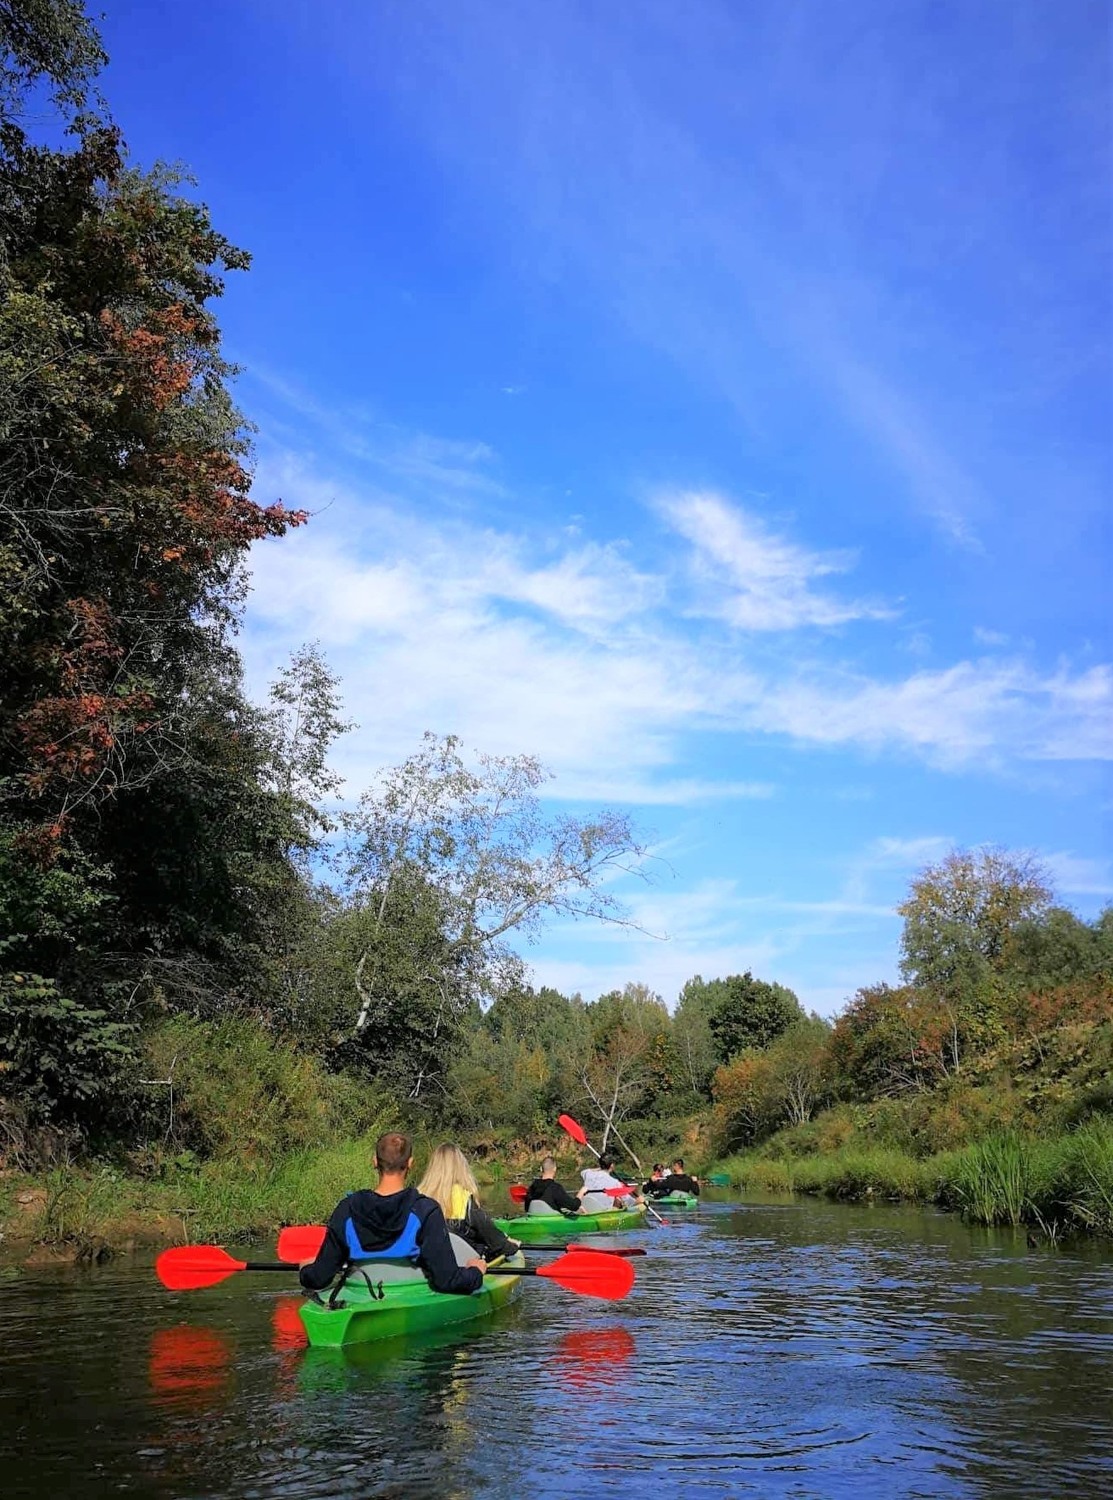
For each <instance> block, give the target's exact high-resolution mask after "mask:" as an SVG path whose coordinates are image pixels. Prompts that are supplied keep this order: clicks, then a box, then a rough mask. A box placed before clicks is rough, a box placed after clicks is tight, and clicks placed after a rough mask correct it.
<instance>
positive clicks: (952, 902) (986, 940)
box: [897, 848, 1051, 999]
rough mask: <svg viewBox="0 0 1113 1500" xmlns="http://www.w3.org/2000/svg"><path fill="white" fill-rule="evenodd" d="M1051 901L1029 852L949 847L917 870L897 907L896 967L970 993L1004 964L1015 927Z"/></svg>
mask: <svg viewBox="0 0 1113 1500" xmlns="http://www.w3.org/2000/svg"><path fill="white" fill-rule="evenodd" d="M1050 904H1051V888H1050V882H1049V880H1048V877H1047V873H1046V871H1045V870H1044V869H1043V868H1042V867H1041V866H1040V865H1039V864H1038V862H1037V861H1036V860H1034V859H1033V858H1031V857H1030V856H1028V855H1017V854H1009V853H1007V852H1006V851H1005V850H1002V849H993V848H984V849H974V850H965V849H955V850H953V851H952V852H951V853H950V854H948V855H947V857H946V859H944V860H941V861H940V863H939V864H936V865H928V866H927V868H926V869H924V870H922V871H921V872H920V874H919V875H917V876H916V878H915V879H914V880H913V882H912V885H911V888H910V890H909V893H908V896H907V897H906V899H905V900H904V901H902V902H901V904H900V905H899V906H898V907H897V912H898V914H899V915H900V916H902V917H903V918H904V930H903V932H902V934H901V970H902V972H903V974H904V976H905V978H906V979H908V980H909V981H910V982H911V983H912V984H914V985H917V986H919V987H920V988H921V989H925V990H929V991H931V992H932V993H934V994H936V995H939V996H941V997H945V998H949V999H957V998H960V997H962V996H964V995H971V994H973V993H975V992H977V991H978V990H979V989H981V988H984V986H985V985H986V983H987V981H988V980H990V979H991V977H992V976H993V975H995V974H999V973H1001V971H1002V970H1003V968H1004V965H1005V962H1006V960H1007V955H1008V949H1009V941H1010V937H1011V935H1012V933H1013V932H1014V930H1015V929H1016V928H1017V927H1019V926H1020V925H1021V924H1022V923H1026V922H1030V921H1032V920H1034V919H1037V918H1040V917H1042V916H1043V915H1044V914H1045V913H1046V911H1047V909H1048V907H1049V906H1050Z"/></svg>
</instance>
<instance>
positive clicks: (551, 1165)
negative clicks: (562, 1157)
mask: <svg viewBox="0 0 1113 1500" xmlns="http://www.w3.org/2000/svg"><path fill="white" fill-rule="evenodd" d="M556 1172H557V1164H556V1158H555V1157H552V1156H546V1158H545V1160H544V1161H543V1162H542V1163H541V1176H540V1177H535V1178H534V1179H533V1181H532V1182H531V1183H530V1185H529V1187H528V1188H527V1189H526V1202H525V1208H526V1213H527V1214H546V1213H547V1214H578V1213H579V1211H580V1200H579V1199H578V1198H577V1197H576V1196H575V1195H574V1194H572V1193H570V1192H569V1191H568V1189H567V1188H566V1187H562V1185H561V1184H560V1183H559V1182H558V1181H557V1180H556Z"/></svg>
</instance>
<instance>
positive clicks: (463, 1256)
mask: <svg viewBox="0 0 1113 1500" xmlns="http://www.w3.org/2000/svg"><path fill="white" fill-rule="evenodd" d="M448 1239H449V1243H450V1244H451V1246H452V1253H453V1255H455V1257H456V1264H457V1265H458V1266H466V1265H467V1263H468V1261H469V1260H474V1259H475V1258H476V1256H477V1255H478V1254H479V1251H478V1250H476V1249H475V1248H474V1247H473V1246H471V1245H469V1244H468V1242H467V1240H466V1239H464V1238H463V1236H462V1235H459V1234H453V1233H452V1232H451V1230H450V1231H449V1235H448Z"/></svg>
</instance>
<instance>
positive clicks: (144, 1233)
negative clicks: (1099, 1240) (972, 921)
mask: <svg viewBox="0 0 1113 1500" xmlns="http://www.w3.org/2000/svg"><path fill="white" fill-rule="evenodd" d="M799 1146H800V1142H799V1140H798V1139H797V1138H795V1137H794V1136H793V1134H792V1132H786V1133H785V1134H784V1136H783V1137H780V1138H778V1137H774V1138H773V1139H772V1140H770V1141H769V1142H767V1143H766V1144H765V1145H764V1146H763V1147H762V1148H760V1149H759V1150H756V1151H752V1152H747V1153H743V1154H740V1155H735V1156H731V1157H728V1158H726V1159H724V1160H721V1161H718V1162H715V1163H712V1164H711V1165H710V1166H709V1167H708V1168H707V1169H706V1172H705V1175H707V1174H709V1173H710V1172H715V1173H716V1174H718V1173H725V1174H726V1176H727V1177H728V1178H729V1181H730V1185H731V1186H732V1187H734V1188H736V1189H737V1190H739V1191H740V1192H743V1193H745V1192H747V1191H758V1192H782V1193H808V1194H814V1195H818V1196H823V1197H827V1198H832V1199H844V1200H848V1201H862V1200H869V1199H881V1198H884V1199H890V1200H893V1201H901V1202H909V1203H933V1204H937V1205H939V1206H940V1207H942V1208H945V1209H949V1210H951V1211H954V1212H957V1213H960V1214H962V1215H963V1216H964V1217H965V1218H966V1219H968V1220H969V1221H970V1222H972V1223H977V1224H990V1225H992V1224H1012V1225H1023V1224H1026V1225H1030V1226H1032V1227H1033V1228H1034V1229H1035V1230H1036V1231H1037V1232H1038V1233H1039V1234H1040V1235H1042V1236H1046V1237H1048V1238H1051V1239H1058V1238H1060V1237H1062V1236H1065V1235H1070V1234H1079V1233H1084V1234H1091V1235H1099V1236H1103V1237H1108V1238H1113V1126H1111V1125H1109V1124H1106V1123H1094V1124H1090V1125H1087V1126H1085V1127H1083V1128H1082V1129H1079V1130H1077V1131H1072V1132H1069V1133H1066V1134H1063V1135H1060V1136H1055V1137H1051V1138H1036V1137H1027V1136H1023V1135H1019V1134H1016V1133H1001V1134H996V1135H992V1136H989V1137H987V1138H986V1139H984V1140H982V1141H980V1142H978V1143H976V1144H973V1145H970V1146H966V1147H964V1148H963V1149H961V1150H954V1151H941V1152H936V1153H934V1154H930V1155H925V1156H913V1155H911V1154H909V1153H906V1152H902V1151H899V1150H894V1149H890V1148H884V1147H880V1146H875V1145H870V1144H862V1143H856V1142H853V1141H852V1142H849V1143H847V1144H845V1145H842V1146H840V1147H838V1148H836V1149H833V1150H828V1151H818V1152H817V1151H812V1152H801V1151H800V1149H799ZM373 1157H374V1137H373V1136H372V1135H370V1134H369V1135H365V1136H360V1137H357V1138H356V1139H353V1140H348V1141H341V1142H339V1143H337V1144H335V1145H333V1146H329V1147H320V1148H313V1149H305V1150H301V1151H294V1152H291V1153H289V1154H287V1155H285V1156H283V1157H281V1158H279V1159H278V1160H276V1161H274V1162H271V1163H265V1164H264V1163H258V1162H256V1163H250V1162H243V1161H239V1160H236V1159H235V1158H232V1157H221V1158H219V1159H215V1160H210V1161H207V1162H198V1161H194V1160H190V1159H188V1158H185V1159H183V1160H181V1161H179V1162H176V1163H174V1164H172V1165H170V1166H168V1167H165V1168H164V1169H163V1170H162V1171H161V1172H160V1173H158V1174H157V1175H152V1176H139V1175H130V1174H128V1173H127V1172H125V1171H123V1170H122V1169H121V1168H119V1167H117V1166H114V1165H112V1164H110V1163H96V1162H93V1163H88V1164H85V1165H82V1166H69V1167H59V1168H55V1169H54V1170H52V1171H49V1172H44V1173H38V1174H25V1173H20V1172H7V1173H3V1174H0V1264H6V1265H20V1264H23V1265H29V1264H44V1263H50V1262H74V1261H98V1260H103V1259H107V1258H109V1257H110V1256H112V1255H113V1254H116V1253H121V1252H122V1253H128V1252H130V1251H134V1250H136V1249H139V1248H141V1247H144V1246H159V1245H172V1244H182V1243H186V1242H189V1241H194V1242H222V1243H225V1244H235V1243H237V1242H241V1243H242V1242H245V1241H251V1240H263V1239H267V1238H269V1237H271V1236H273V1235H275V1234H276V1233H277V1231H278V1230H279V1229H280V1228H281V1227H282V1226H283V1225H285V1224H296V1223H314V1222H319V1221H320V1219H321V1218H322V1216H323V1215H324V1214H325V1213H327V1212H328V1210H329V1209H330V1208H331V1207H332V1205H333V1204H334V1203H335V1202H337V1200H338V1199H339V1198H341V1197H342V1196H343V1195H344V1194H345V1193H347V1192H351V1191H352V1190H353V1189H354V1188H356V1187H359V1186H361V1185H364V1184H366V1183H367V1182H368V1181H369V1180H370V1178H371V1166H370V1164H371V1161H372V1160H373ZM531 1160H532V1157H531V1153H530V1152H529V1151H528V1150H527V1149H526V1148H524V1147H518V1148H517V1149H516V1150H514V1149H507V1150H506V1151H505V1152H504V1153H503V1154H502V1156H501V1157H500V1158H498V1159H495V1158H492V1159H491V1160H490V1161H489V1162H487V1163H486V1164H483V1163H481V1162H480V1163H477V1165H478V1172H479V1177H480V1181H481V1182H482V1183H483V1185H484V1187H485V1188H491V1187H497V1186H498V1185H500V1184H501V1183H502V1182H505V1181H510V1180H513V1177H514V1176H515V1175H519V1173H520V1170H521V1171H525V1170H528V1168H529V1165H530V1162H531ZM575 1165H576V1164H575V1162H574V1161H573V1159H572V1158H571V1157H570V1158H569V1159H568V1160H567V1161H562V1162H561V1164H560V1166H561V1172H562V1173H563V1174H564V1175H565V1176H573V1177H574V1175H575Z"/></svg>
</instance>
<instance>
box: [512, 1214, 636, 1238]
mask: <svg viewBox="0 0 1113 1500" xmlns="http://www.w3.org/2000/svg"><path fill="white" fill-rule="evenodd" d="M495 1223H496V1224H497V1225H498V1227H499V1228H500V1229H501V1230H502V1232H503V1234H508V1235H509V1236H510V1238H511V1239H512V1240H524V1241H526V1242H527V1243H531V1242H533V1241H541V1242H544V1241H548V1240H554V1239H557V1240H571V1239H578V1238H579V1237H580V1235H582V1234H618V1233H619V1232H621V1231H622V1230H624V1229H640V1228H641V1226H642V1225H643V1224H644V1223H645V1209H644V1208H630V1209H626V1208H609V1209H607V1210H606V1211H605V1212H604V1213H599V1214H573V1215H572V1217H571V1218H570V1219H566V1218H565V1217H564V1215H563V1214H521V1215H519V1217H518V1218H516V1219H496V1220H495Z"/></svg>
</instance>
